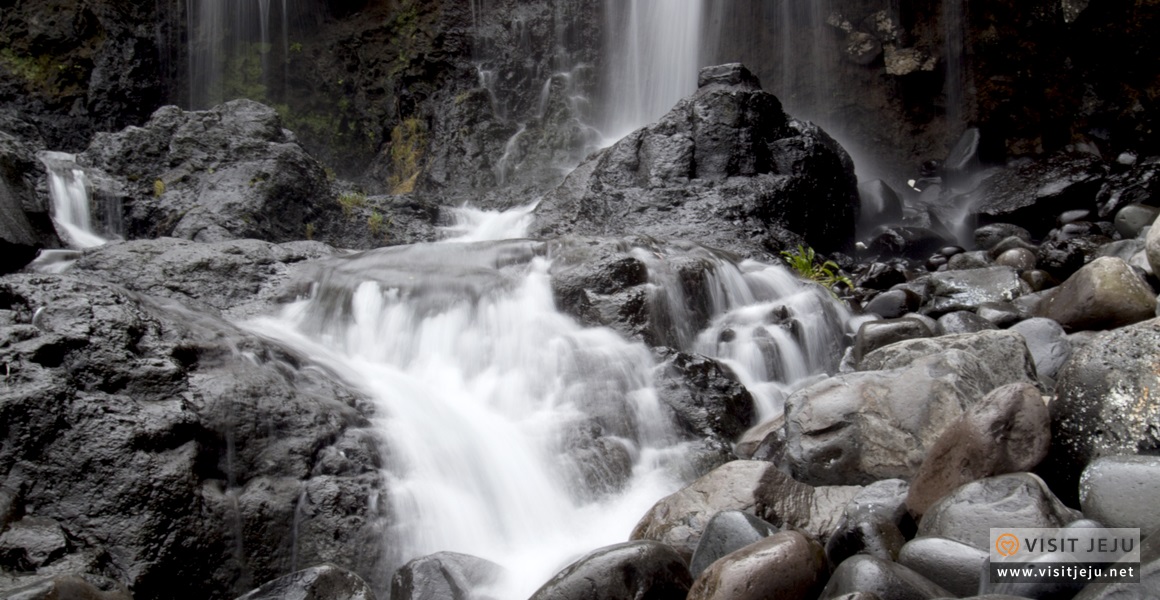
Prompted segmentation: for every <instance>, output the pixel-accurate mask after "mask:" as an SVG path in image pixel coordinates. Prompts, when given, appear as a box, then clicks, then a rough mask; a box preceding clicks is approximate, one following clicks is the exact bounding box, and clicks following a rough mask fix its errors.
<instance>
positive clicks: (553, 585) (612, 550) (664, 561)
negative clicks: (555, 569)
mask: <svg viewBox="0 0 1160 600" xmlns="http://www.w3.org/2000/svg"><path fill="white" fill-rule="evenodd" d="M692 583H693V580H692V577H690V576H689V568H688V567H687V566H685V561H684V559H682V558H681V557H680V556H679V555H678V554H677V553H676V552H675V551H673V549H672V548H670V547H668V546H666V545H664V544H660V543H657V542H649V541H638V542H625V543H623V544H617V545H614V546H607V547H605V548H600V549H599V550H595V551H593V552H590V553H588V554H587V555H585V556H584V557H583V558H581V559H579V560H577V561H576V562H574V563H572V564H571V565H569V566H568V567H567V568H565V569H564V570H563V571H560V572H559V573H558V574H556V576H555V577H553V578H552V579H550V580H549V581H548V582H547V583H545V584H544V585H543V586H542V587H541V588H540V589H539V590H536V593H534V594H532V597H531V600H683V599H684V598H685V596H686V595H688V593H689V586H690V585H692Z"/></svg>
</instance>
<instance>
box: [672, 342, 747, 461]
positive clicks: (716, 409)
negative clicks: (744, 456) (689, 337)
mask: <svg viewBox="0 0 1160 600" xmlns="http://www.w3.org/2000/svg"><path fill="white" fill-rule="evenodd" d="M659 369H660V371H659V374H658V376H657V378H656V387H657V395H658V396H659V397H660V399H661V402H663V403H664V404H665V405H666V406H668V407H669V408H670V409H671V410H672V411H673V413H674V415H675V416H676V420H677V423H679V424H680V426H681V428H682V429H684V430H685V431H686V432H688V433H689V434H690V435H693V436H696V437H706V438H712V439H715V440H719V441H721V442H728V443H731V442H732V441H733V440H735V439H737V438H738V437H740V436H741V434H742V433H744V432H745V430H746V429H748V428H749V427H750V426H751V425H753V420H754V418H755V417H756V412H755V411H756V409H755V407H754V404H753V397H752V396H751V395H750V394H749V392H748V391H747V390H746V389H745V387H744V386H742V385H741V384H740V383H738V382H737V379H736V377H735V376H734V375H733V373H732V372H731V371H730V370H729V369H728V368H727V367H725V366H724V365H722V364H721V363H719V362H717V361H715V360H713V359H711V358H707V357H705V356H701V355H699V354H698V355H694V354H686V353H684V352H674V353H672V354H671V356H670V357H669V358H668V360H667V361H665V363H664V364H663V365H661V366H660V367H659Z"/></svg>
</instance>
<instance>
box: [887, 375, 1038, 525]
mask: <svg viewBox="0 0 1160 600" xmlns="http://www.w3.org/2000/svg"><path fill="white" fill-rule="evenodd" d="M1050 446H1051V417H1050V415H1048V413H1047V406H1046V405H1045V404H1044V402H1043V398H1042V396H1041V395H1040V392H1039V390H1038V389H1037V388H1036V387H1035V386H1033V385H1031V384H1029V383H1012V384H1009V385H1005V386H1003V387H1000V388H996V389H995V390H993V391H992V392H991V393H989V394H987V395H986V396H985V397H984V398H983V399H982V400H980V401H979V402H978V403H976V404H975V405H974V406H971V407H970V408H969V409H967V411H966V412H965V413H963V416H961V417H959V419H958V420H956V421H955V422H954V423H952V424H951V425H950V426H949V427H947V428H946V429H945V430H944V431H943V432H942V433H941V434H940V435H939V437H938V440H937V441H936V442H935V443H934V446H933V447H932V448H931V449H930V453H929V454H927V457H926V460H925V461H923V463H922V467H920V468H919V469H918V473H917V474H916V475H915V476H914V480H913V481H912V482H911V485H910V492H909V495H908V497H907V501H906V503H907V506H909V507H910V510H911V511H912V512H913V513H914V514H916V515H921V514H922V513H923V512H925V511H926V509H927V507H929V506H930V505H931V504H933V503H934V502H936V501H938V499H939V498H942V497H943V496H945V495H946V494H949V493H950V492H952V491H954V490H955V488H958V487H959V486H961V485H964V484H966V483H970V482H971V481H973V480H975V479H982V478H984V477H990V476H992V475H1001V474H1004V473H1015V472H1019V471H1030V470H1031V469H1032V468H1034V467H1035V466H1036V465H1038V464H1039V461H1041V460H1043V458H1044V457H1045V456H1047V449H1048V447H1050Z"/></svg>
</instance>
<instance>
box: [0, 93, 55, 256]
mask: <svg viewBox="0 0 1160 600" xmlns="http://www.w3.org/2000/svg"><path fill="white" fill-rule="evenodd" d="M29 127H30V126H28V125H27V124H25V123H23V122H22V121H19V120H17V119H10V118H6V117H5V116H4V115H0V274H3V273H10V272H12V271H15V270H17V269H20V268H21V267H23V266H24V265H26V264H28V263H29V262H30V261H31V260H32V259H33V258H36V253H37V251H38V250H39V249H41V248H56V247H59V246H60V240H59V239H57V235H56V231H55V230H54V229H53V226H52V222H51V219H50V215H49V210H48V206H47V203H46V202H45V198H44V195H43V194H39V193H37V184H38V182H39V181H41V180H43V178H44V167H43V165H41V164H40V162H39V161H38V160H36V157H35V155H34V150H33V147H32V146H30V145H29V144H30V142H31V143H32V144H35V143H36V142H37V140H36V139H35V138H34V139H33V140H27V139H25V136H35V135H36V132H35V130H33V131H28V129H29Z"/></svg>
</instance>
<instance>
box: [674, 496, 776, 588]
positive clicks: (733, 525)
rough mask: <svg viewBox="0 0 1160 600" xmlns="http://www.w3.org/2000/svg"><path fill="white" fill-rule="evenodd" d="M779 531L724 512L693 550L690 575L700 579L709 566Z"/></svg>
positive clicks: (715, 517) (746, 515)
mask: <svg viewBox="0 0 1160 600" xmlns="http://www.w3.org/2000/svg"><path fill="white" fill-rule="evenodd" d="M777 531H778V529H777V527H775V526H773V525H770V524H769V523H767V522H765V521H764V520H762V519H759V518H758V517H755V516H753V515H751V514H749V513H746V512H741V511H739V510H724V511H721V512H719V513H717V514H715V515H713V518H712V519H710V520H709V524H708V525H706V526H705V533H703V534H701V540H700V541H699V542H697V548H696V550H693V560H692V561H690V562H689V571H690V572H691V573H692V574H693V577H694V578H696V577H700V575H701V573H702V572H704V571H705V569H707V568H709V565H711V564H713V562H715V561H716V560H717V559H719V558H721V557H722V556H725V555H726V554H729V553H731V552H733V551H735V550H740V549H741V548H744V547H745V546H748V545H750V544H752V543H754V542H756V541H758V540H761V539H762V538H766V537H769V536H771V535H773V534H775V533H777Z"/></svg>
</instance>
